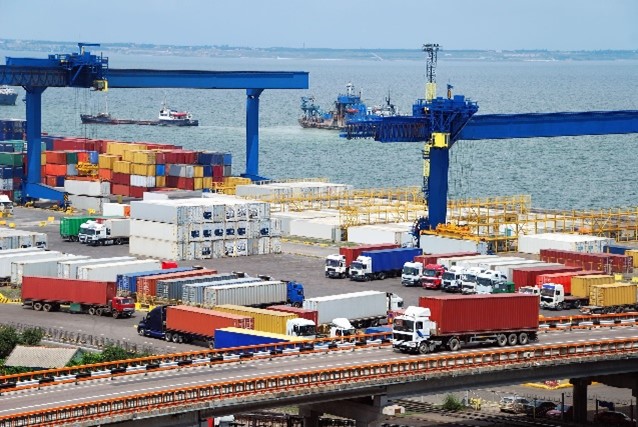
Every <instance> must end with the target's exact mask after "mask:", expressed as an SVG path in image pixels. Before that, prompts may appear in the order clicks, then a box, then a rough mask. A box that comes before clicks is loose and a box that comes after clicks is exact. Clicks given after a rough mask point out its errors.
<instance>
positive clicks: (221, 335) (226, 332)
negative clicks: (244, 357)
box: [215, 328, 295, 349]
mask: <svg viewBox="0 0 638 427" xmlns="http://www.w3.org/2000/svg"><path fill="white" fill-rule="evenodd" d="M276 335H278V334H269V333H266V332H259V331H252V330H248V329H245V330H242V329H239V328H223V329H217V330H216V331H215V349H219V348H232V347H244V346H248V345H259V344H276V343H284V342H289V341H290V339H289V338H285V335H279V336H278V337H277V336H276ZM290 338H295V337H290Z"/></svg>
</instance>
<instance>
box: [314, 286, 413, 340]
mask: <svg viewBox="0 0 638 427" xmlns="http://www.w3.org/2000/svg"><path fill="white" fill-rule="evenodd" d="M401 307H403V299H402V298H401V297H399V296H398V295H396V294H394V293H386V292H379V291H361V292H352V293H347V294H339V295H328V296H323V297H315V298H308V299H306V300H305V301H304V303H303V308H305V309H309V310H314V311H316V312H317V313H318V321H317V329H318V331H319V332H320V333H323V334H326V333H328V331H329V332H330V335H331V336H337V335H339V332H338V330H339V329H341V330H344V331H350V332H352V333H354V330H355V329H362V328H367V327H370V326H379V325H381V324H385V323H387V319H388V312H389V311H393V310H397V309H400V308H401ZM337 319H340V320H337Z"/></svg>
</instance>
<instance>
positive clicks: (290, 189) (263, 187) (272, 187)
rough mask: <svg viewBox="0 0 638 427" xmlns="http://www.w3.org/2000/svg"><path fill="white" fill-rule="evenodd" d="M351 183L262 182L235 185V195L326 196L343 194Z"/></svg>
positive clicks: (256, 196)
mask: <svg viewBox="0 0 638 427" xmlns="http://www.w3.org/2000/svg"><path fill="white" fill-rule="evenodd" d="M352 188H353V186H352V185H347V184H336V183H332V182H322V181H293V182H267V183H264V184H245V185H237V187H236V193H235V194H236V195H237V196H241V197H252V198H255V199H259V198H267V199H272V198H277V197H301V196H321V195H324V196H328V195H331V196H332V195H339V194H345V193H346V192H348V191H349V190H351V189H352Z"/></svg>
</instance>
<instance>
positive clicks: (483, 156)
mask: <svg viewBox="0 0 638 427" xmlns="http://www.w3.org/2000/svg"><path fill="white" fill-rule="evenodd" d="M0 54H2V55H9V56H35V57H43V56H44V55H43V54H41V53H37V54H24V55H23V54H22V53H16V52H10V53H6V52H0ZM110 66H111V67H112V68H156V69H204V70H206V69H208V70H291V71H308V72H310V89H309V90H269V91H265V92H264V93H263V94H262V95H261V98H260V100H261V101H260V174H261V175H263V176H267V177H272V178H299V177H327V178H328V179H330V180H331V181H334V182H342V183H350V184H353V185H355V186H356V187H397V186H405V185H420V184H421V179H422V178H421V171H422V160H421V154H420V153H421V148H422V147H421V144H419V143H395V144H382V143H378V142H375V141H371V140H358V141H348V140H345V139H342V138H339V136H338V133H337V132H333V131H321V130H311V129H302V128H300V127H299V126H298V124H297V118H298V117H299V115H300V109H299V101H300V97H301V96H303V95H314V96H315V98H316V101H317V103H319V104H320V105H321V106H322V107H324V109H328V108H330V106H331V104H332V102H333V101H334V99H335V97H336V95H337V94H338V93H339V92H343V91H345V84H346V83H348V82H350V81H351V82H353V83H354V84H355V87H357V88H358V89H361V90H362V91H363V98H364V100H365V101H366V103H367V104H368V105H372V104H379V103H382V102H383V99H384V97H385V96H386V95H387V94H388V93H390V95H391V97H392V101H393V102H394V103H395V104H396V105H397V106H398V107H399V108H400V110H401V111H403V112H406V113H407V112H409V111H410V110H411V105H412V102H413V101H414V99H416V98H421V97H423V92H424V89H423V87H424V81H425V61H349V60H290V59H248V58H246V59H213V58H181V57H180V58H176V57H151V56H148V57H135V58H133V57H128V56H110ZM636 76H638V62H636V61H627V62H620V61H619V62H602V61H601V62H503V63H500V62H499V63H495V62H492V63H481V62H469V61H467V62H459V61H446V59H445V56H444V55H440V56H439V64H438V68H437V78H438V81H439V88H440V90H439V95H443V91H444V87H445V84H446V83H448V82H449V83H451V84H453V85H454V86H455V88H454V92H455V93H460V94H464V95H466V96H467V97H469V98H471V99H473V100H475V101H478V103H479V114H481V113H485V114H486V113H521V112H553V111H588V110H611V109H635V110H638V90H637V89H636V87H637V85H636V83H637V82H636ZM164 97H166V99H167V100H168V102H169V104H170V105H171V106H172V107H173V108H176V109H187V110H190V111H192V112H193V114H194V115H195V118H197V119H199V120H200V126H199V127H198V128H191V129H178V128H164V127H148V126H99V125H91V126H84V125H82V124H81V123H80V113H83V112H92V113H95V112H98V111H101V110H102V109H103V108H104V96H103V94H100V93H95V92H91V91H89V90H88V89H72V88H49V89H47V90H46V91H45V92H44V95H43V112H42V129H43V131H45V132H49V133H50V134H58V135H69V136H70V135H75V136H87V137H92V138H105V139H118V140H125V141H153V142H164V143H174V144H179V145H182V146H184V147H185V148H190V149H200V150H218V151H229V152H231V153H232V154H233V161H234V166H233V172H234V173H236V174H239V173H241V172H243V170H244V162H245V102H246V101H245V93H244V91H242V90H232V91H231V90H178V89H166V90H162V89H137V90H134V89H112V90H111V91H109V93H108V105H109V112H110V113H111V114H112V115H114V116H115V117H121V118H138V119H155V118H156V116H157V112H158V110H159V107H160V105H161V103H162V101H163V99H164ZM0 117H2V118H7V117H17V118H24V108H22V106H21V105H20V106H17V107H2V106H0ZM637 145H638V135H609V136H591V137H565V138H536V139H526V140H522V139H521V140H506V141H503V140H498V141H491V140H486V141H461V142H459V143H457V144H456V145H455V146H454V148H453V149H452V152H451V169H450V193H451V194H450V196H451V197H452V198H458V197H464V198H465V197H485V196H506V195H514V194H531V195H532V202H533V204H534V206H536V207H544V208H561V209H570V208H575V209H598V208H606V207H626V206H637V205H638V188H637V186H636V177H637V176H638V162H637V161H636V157H637V155H636V153H638V147H637Z"/></svg>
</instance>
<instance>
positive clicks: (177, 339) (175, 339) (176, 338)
mask: <svg viewBox="0 0 638 427" xmlns="http://www.w3.org/2000/svg"><path fill="white" fill-rule="evenodd" d="M172 341H173V342H174V343H176V344H177V343H180V342H182V336H181V335H180V334H173V339H172Z"/></svg>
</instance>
